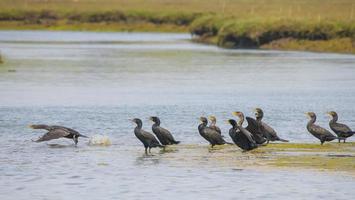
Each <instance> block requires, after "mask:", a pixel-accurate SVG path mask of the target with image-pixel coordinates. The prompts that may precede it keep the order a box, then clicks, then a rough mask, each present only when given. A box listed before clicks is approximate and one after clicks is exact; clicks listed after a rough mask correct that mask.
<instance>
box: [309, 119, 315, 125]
mask: <svg viewBox="0 0 355 200" xmlns="http://www.w3.org/2000/svg"><path fill="white" fill-rule="evenodd" d="M316 120H317V117H313V118H311V119H310V120H309V122H308V125H311V124H314V123H315V122H316Z"/></svg>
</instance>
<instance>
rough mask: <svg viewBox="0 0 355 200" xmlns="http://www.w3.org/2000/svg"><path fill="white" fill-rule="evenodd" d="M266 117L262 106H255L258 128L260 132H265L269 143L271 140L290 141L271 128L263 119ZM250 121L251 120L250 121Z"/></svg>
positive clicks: (264, 134)
mask: <svg viewBox="0 0 355 200" xmlns="http://www.w3.org/2000/svg"><path fill="white" fill-rule="evenodd" d="M263 117H264V112H263V110H262V109H261V108H255V118H256V120H255V121H256V124H257V129H258V130H259V132H260V133H262V134H263V136H264V138H265V139H266V141H267V143H269V142H270V141H281V142H288V140H285V139H282V138H280V137H279V136H278V135H277V133H276V131H275V130H274V129H273V128H271V126H269V125H268V124H266V123H265V122H263V121H262V119H263ZM248 123H249V121H248Z"/></svg>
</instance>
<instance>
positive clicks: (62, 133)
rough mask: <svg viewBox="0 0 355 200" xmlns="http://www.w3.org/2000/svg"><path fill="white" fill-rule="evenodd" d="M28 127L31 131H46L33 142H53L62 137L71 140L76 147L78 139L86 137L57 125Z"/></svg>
mask: <svg viewBox="0 0 355 200" xmlns="http://www.w3.org/2000/svg"><path fill="white" fill-rule="evenodd" d="M29 127H30V128H32V129H44V130H47V131H48V132H47V133H46V134H44V135H43V136H41V137H40V138H39V139H37V140H35V142H43V141H49V140H54V139H58V138H62V137H64V138H68V139H72V140H73V141H74V143H75V145H77V144H78V138H79V137H84V138H87V136H85V135H82V134H80V133H79V132H78V131H76V130H74V129H71V128H67V127H64V126H57V125H53V126H49V125H45V124H33V125H30V126H29Z"/></svg>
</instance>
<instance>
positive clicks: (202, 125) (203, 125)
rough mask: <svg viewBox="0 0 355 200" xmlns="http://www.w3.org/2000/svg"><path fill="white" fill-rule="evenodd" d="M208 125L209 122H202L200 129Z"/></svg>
mask: <svg viewBox="0 0 355 200" xmlns="http://www.w3.org/2000/svg"><path fill="white" fill-rule="evenodd" d="M206 126H207V123H204V122H203V123H201V124H200V125H198V129H202V128H205V127H206Z"/></svg>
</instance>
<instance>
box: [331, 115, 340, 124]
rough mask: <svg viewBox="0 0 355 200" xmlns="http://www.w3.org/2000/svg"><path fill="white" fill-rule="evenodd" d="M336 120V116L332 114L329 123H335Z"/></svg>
mask: <svg viewBox="0 0 355 200" xmlns="http://www.w3.org/2000/svg"><path fill="white" fill-rule="evenodd" d="M337 121H338V116H334V117H333V118H332V119H331V120H330V122H329V123H336V122H337Z"/></svg>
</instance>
